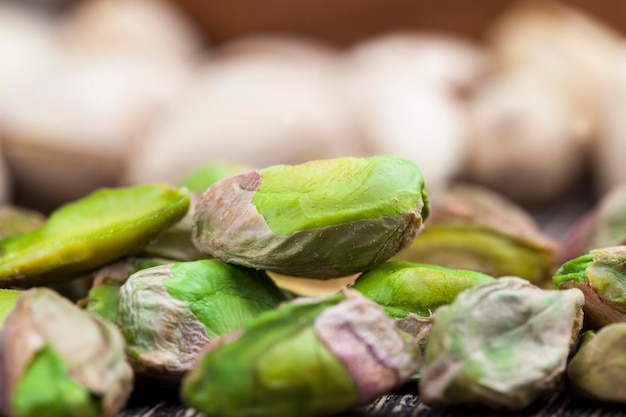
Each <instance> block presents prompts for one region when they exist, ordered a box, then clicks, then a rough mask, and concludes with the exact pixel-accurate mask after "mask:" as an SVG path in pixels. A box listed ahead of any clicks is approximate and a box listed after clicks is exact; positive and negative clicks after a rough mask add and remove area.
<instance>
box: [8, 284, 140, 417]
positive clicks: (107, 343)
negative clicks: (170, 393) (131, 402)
mask: <svg viewBox="0 0 626 417" xmlns="http://www.w3.org/2000/svg"><path fill="white" fill-rule="evenodd" d="M0 381H2V385H0V413H3V415H7V416H8V417H39V416H44V415H45V416H50V417H67V416H69V417H100V416H102V417H109V416H114V415H116V414H117V413H118V412H119V411H120V409H121V408H122V407H123V406H124V404H125V403H126V400H127V398H128V396H129V395H130V391H131V389H132V381H133V374H132V370H131V368H130V366H129V364H128V362H127V361H126V355H125V351H124V340H123V338H122V335H121V334H120V332H119V330H118V329H117V328H116V327H115V326H114V325H113V324H111V323H109V322H107V321H106V320H103V319H101V318H100V317H98V316H96V315H93V314H91V313H88V312H85V311H83V310H81V309H80V308H78V307H77V306H75V305H74V304H72V303H71V302H69V301H68V300H66V299H65V298H63V297H61V296H59V295H58V294H56V293H55V292H54V291H51V290H49V289H46V288H37V289H31V290H27V291H24V292H23V293H22V294H21V295H20V297H19V299H18V302H17V305H16V306H15V308H14V309H13V311H12V312H11V313H10V314H9V316H8V317H7V319H6V321H5V324H4V326H3V327H2V329H1V330H0Z"/></svg>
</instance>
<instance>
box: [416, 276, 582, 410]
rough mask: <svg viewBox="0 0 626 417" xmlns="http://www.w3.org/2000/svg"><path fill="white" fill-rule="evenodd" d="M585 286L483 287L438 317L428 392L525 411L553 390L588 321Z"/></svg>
mask: <svg viewBox="0 0 626 417" xmlns="http://www.w3.org/2000/svg"><path fill="white" fill-rule="evenodd" d="M583 302H584V297H583V295H582V293H581V292H580V291H578V290H568V291H556V290H542V289H540V288H538V287H536V286H534V285H532V284H531V283H529V282H528V281H526V280H523V279H521V278H517V277H502V278H499V279H497V280H494V281H493V282H486V283H483V284H479V285H476V286H474V287H472V288H470V289H468V290H466V291H464V292H462V293H461V294H459V295H458V297H457V298H456V299H455V300H454V302H453V303H451V304H449V305H446V306H442V307H440V308H439V309H438V310H437V312H436V313H435V316H434V325H433V328H432V330H431V333H430V340H429V342H428V345H427V346H426V354H425V358H424V366H423V367H422V369H421V379H420V381H419V389H420V396H421V398H422V401H423V402H424V403H425V404H428V405H435V404H443V405H450V404H482V405H486V406H488V407H492V408H507V409H512V410H518V409H521V408H524V407H526V406H528V405H530V404H531V403H532V402H533V401H535V400H536V399H537V398H539V397H540V396H542V395H545V394H546V393H549V392H551V390H552V389H554V388H555V387H556V386H557V385H558V384H559V382H560V380H561V378H562V376H563V373H564V371H565V365H566V361H567V357H568V354H569V351H570V347H571V345H572V344H573V343H574V341H575V340H576V338H577V337H578V333H579V331H580V329H581V326H582V305H583Z"/></svg>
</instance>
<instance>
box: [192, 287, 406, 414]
mask: <svg viewBox="0 0 626 417" xmlns="http://www.w3.org/2000/svg"><path fill="white" fill-rule="evenodd" d="M374 340H376V341H377V342H376V343H372V341H374ZM416 355H417V353H416V351H414V350H413V348H412V347H411V346H410V344H409V343H408V341H406V340H405V339H404V336H403V333H402V332H399V331H398V330H397V329H396V327H395V326H394V323H393V321H392V320H391V319H390V318H388V317H387V316H386V315H385V314H384V312H383V311H382V310H381V309H380V307H378V306H377V305H376V304H375V303H373V302H371V301H369V300H367V299H366V298H364V297H363V296H361V295H360V294H359V293H358V292H356V291H352V290H346V291H344V292H342V293H338V294H334V295H330V296H326V297H320V298H312V299H305V298H300V299H297V300H294V301H292V302H290V303H285V304H283V305H282V306H281V308H279V309H277V310H272V311H268V312H265V313H263V314H261V315H260V316H259V317H258V318H256V319H254V320H251V321H249V322H248V323H246V325H245V326H244V327H243V329H241V330H240V331H238V332H236V333H233V334H230V335H227V336H224V337H222V338H220V339H218V340H217V341H216V342H215V343H212V344H211V345H210V346H209V347H208V350H207V353H205V355H204V356H203V357H201V358H200V360H199V361H198V362H197V364H196V366H195V367H194V369H193V370H192V371H191V372H190V373H189V374H187V376H186V377H185V379H184V380H183V385H182V387H181V398H182V400H183V401H184V402H185V403H186V404H187V405H189V406H192V407H195V408H197V409H199V410H201V411H202V412H204V413H206V414H208V415H216V416H218V415H219V416H232V417H248V416H250V417H252V416H255V417H265V416H267V417H270V416H271V417H274V416H281V417H291V416H294V417H295V416H299V417H300V416H301V417H313V416H322V415H329V414H334V413H338V412H341V411H345V410H348V409H350V408H352V407H355V406H357V405H359V404H364V403H367V402H368V401H371V400H372V399H374V398H375V397H377V396H379V395H381V394H383V393H385V392H389V391H390V390H392V389H394V388H396V387H398V386H399V385H400V384H402V383H404V382H405V381H406V380H407V379H408V378H409V376H410V375H411V374H412V373H413V372H414V371H415V369H416V368H417V360H416Z"/></svg>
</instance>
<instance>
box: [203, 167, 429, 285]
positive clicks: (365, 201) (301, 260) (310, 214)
mask: <svg viewBox="0 0 626 417" xmlns="http://www.w3.org/2000/svg"><path fill="white" fill-rule="evenodd" d="M428 209H429V206H428V199H427V195H426V192H425V190H424V181H423V179H422V176H421V174H420V171H419V169H418V168H417V166H415V164H413V163H412V162H410V161H408V160H406V159H402V158H398V157H393V156H389V155H381V156H375V157H371V158H348V157H347V158H337V159H328V160H318V161H310V162H307V163H304V164H300V165H275V166H271V167H268V168H264V169H261V170H258V171H257V170H251V171H248V172H247V173H245V174H241V175H238V176H235V177H231V178H228V179H225V180H222V181H220V182H218V183H217V184H215V185H213V186H212V187H210V188H209V189H208V190H207V191H206V192H205V193H203V194H202V196H201V198H200V201H199V202H198V203H197V204H196V214H195V217H194V222H195V223H194V233H193V242H194V244H195V245H196V247H197V248H198V249H199V250H200V251H201V252H203V253H206V254H208V255H210V256H212V257H215V258H217V259H221V260H223V261H225V262H230V263H235V264H240V265H244V266H248V267H252V268H258V269H267V270H269V271H273V272H278V273H282V274H287V275H294V276H302V277H308V278H320V279H328V278H335V277H341V276H346V275H351V274H354V273H357V272H361V271H364V270H367V269H370V268H372V267H374V266H376V265H378V264H380V263H382V262H384V261H386V260H387V259H389V257H391V256H392V255H393V254H395V253H396V252H397V251H398V250H400V249H401V248H403V247H404V246H406V245H407V244H409V243H410V242H411V241H412V240H413V239H414V238H415V236H416V234H417V233H418V232H419V230H420V229H421V227H422V222H423V220H424V219H425V218H426V217H427V216H428Z"/></svg>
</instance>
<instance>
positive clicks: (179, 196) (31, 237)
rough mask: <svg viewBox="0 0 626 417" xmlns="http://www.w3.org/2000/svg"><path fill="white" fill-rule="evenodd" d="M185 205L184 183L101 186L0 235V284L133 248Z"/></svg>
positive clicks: (93, 263)
mask: <svg viewBox="0 0 626 417" xmlns="http://www.w3.org/2000/svg"><path fill="white" fill-rule="evenodd" d="M188 210H189V195H188V192H187V191H186V190H185V189H182V188H172V187H169V186H166V185H161V184H154V185H142V186H135V187H124V188H116V189H101V190H99V191H96V192H94V193H92V194H90V195H88V196H86V197H84V198H82V199H80V200H78V201H75V202H73V203H69V204H67V205H65V206H63V207H61V208H60V209H58V210H56V211H55V212H54V213H53V214H52V215H51V216H50V217H49V218H48V221H47V222H46V224H45V225H44V226H42V227H41V228H39V229H36V230H34V231H32V232H29V233H25V234H21V235H18V236H13V237H9V238H6V239H4V240H2V241H0V254H1V255H0V287H8V286H11V287H30V286H35V285H45V284H51V283H59V282H63V281H68V280H71V279H73V278H75V277H77V276H79V275H80V274H82V273H85V272H89V271H92V270H93V269H95V268H98V267H100V266H102V265H106V264H108V263H109V262H111V261H113V260H116V259H118V258H121V257H123V256H126V255H129V254H132V253H136V252H138V251H139V250H140V249H142V248H143V247H144V246H145V245H147V244H148V243H149V242H150V241H151V240H152V239H154V238H155V237H156V236H158V234H159V233H161V232H162V231H163V230H165V229H166V228H168V227H170V226H172V225H173V224H175V223H176V222H178V221H179V220H180V219H182V217H183V216H184V215H185V214H186V213H187V211H188Z"/></svg>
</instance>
